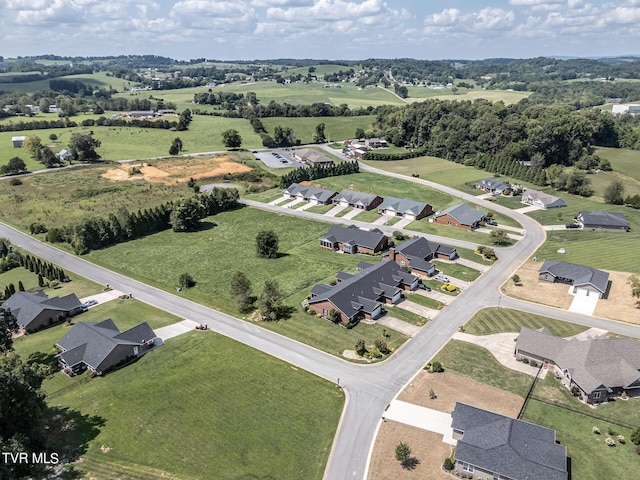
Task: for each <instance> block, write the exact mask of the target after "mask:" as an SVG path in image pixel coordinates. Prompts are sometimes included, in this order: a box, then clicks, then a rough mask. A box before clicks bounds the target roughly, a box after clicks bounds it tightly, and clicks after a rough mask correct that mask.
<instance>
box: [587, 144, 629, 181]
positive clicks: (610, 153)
mask: <svg viewBox="0 0 640 480" xmlns="http://www.w3.org/2000/svg"><path fill="white" fill-rule="evenodd" d="M595 153H596V154H597V155H599V156H600V157H602V158H606V159H607V160H609V161H610V162H611V166H612V167H613V170H614V172H619V173H621V174H622V175H626V176H628V177H631V178H634V179H636V180H638V181H640V152H639V151H638V150H631V149H628V148H607V147H597V148H596V151H595Z"/></svg>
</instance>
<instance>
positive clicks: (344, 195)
mask: <svg viewBox="0 0 640 480" xmlns="http://www.w3.org/2000/svg"><path fill="white" fill-rule="evenodd" d="M332 202H333V204H334V205H342V206H345V207H351V208H359V209H361V210H372V209H374V208H376V207H377V206H378V205H380V204H381V203H382V197H379V196H378V195H374V194H372V193H363V192H354V191H353V190H342V191H341V192H340V193H339V194H338V195H336V196H335V197H333V200H332Z"/></svg>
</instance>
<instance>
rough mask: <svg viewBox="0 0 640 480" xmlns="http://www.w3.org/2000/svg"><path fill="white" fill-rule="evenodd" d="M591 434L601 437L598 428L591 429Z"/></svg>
mask: <svg viewBox="0 0 640 480" xmlns="http://www.w3.org/2000/svg"><path fill="white" fill-rule="evenodd" d="M591 433H594V434H596V435H600V429H599V428H598V427H593V428H592V429H591Z"/></svg>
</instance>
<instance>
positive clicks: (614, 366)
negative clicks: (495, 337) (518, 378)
mask: <svg viewBox="0 0 640 480" xmlns="http://www.w3.org/2000/svg"><path fill="white" fill-rule="evenodd" d="M515 356H516V358H517V359H519V360H522V359H525V358H526V359H528V360H529V361H531V360H535V361H536V362H538V363H540V364H541V365H543V367H544V368H553V369H554V370H555V375H556V378H558V379H559V380H561V381H562V383H563V385H564V386H565V387H567V388H568V389H570V390H572V391H573V390H574V389H576V388H577V392H576V393H577V395H578V396H579V397H580V398H581V399H582V400H583V401H585V402H586V403H588V404H597V403H601V402H606V401H608V400H611V399H613V398H616V397H619V396H621V395H622V394H623V393H624V394H626V395H627V396H629V397H638V396H640V342H639V341H637V340H635V339H633V338H607V337H596V338H593V337H589V338H587V339H584V340H578V339H575V338H573V339H564V338H560V337H555V336H553V335H551V334H550V333H549V332H548V331H547V330H545V329H540V330H531V329H529V328H526V327H522V328H521V330H520V335H519V336H518V341H517V342H516V347H515Z"/></svg>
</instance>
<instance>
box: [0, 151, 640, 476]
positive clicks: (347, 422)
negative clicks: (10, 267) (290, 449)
mask: <svg viewBox="0 0 640 480" xmlns="http://www.w3.org/2000/svg"><path fill="white" fill-rule="evenodd" d="M331 152H332V153H333V154H334V155H335V154H336V152H335V151H333V150H331ZM362 169H363V170H369V171H375V172H376V173H381V174H384V175H390V176H394V177H398V178H402V179H403V180H408V181H413V182H415V183H420V184H423V185H427V186H430V187H432V188H437V189H439V190H441V191H445V192H447V193H450V194H451V195H455V196H458V197H460V198H461V199H464V200H466V201H468V202H471V203H477V204H479V205H482V206H485V207H487V208H492V209H494V210H496V211H499V212H500V213H504V214H505V215H508V216H510V217H512V218H515V219H516V220H518V221H519V222H520V223H521V224H522V226H523V227H524V228H525V230H526V232H527V235H526V236H525V238H524V239H523V240H521V241H520V242H518V243H517V244H516V245H515V246H513V247H509V248H504V249H500V251H499V256H500V258H499V260H498V261H497V262H496V267H495V268H491V269H490V270H489V271H488V272H486V273H485V274H484V275H483V276H482V277H481V281H478V282H475V283H474V284H472V285H471V286H470V287H469V288H468V289H467V290H465V291H464V292H462V293H461V294H460V295H459V296H458V301H455V302H453V303H451V304H450V305H449V306H448V307H447V308H446V309H444V310H443V311H442V312H440V314H439V315H438V316H437V318H436V319H434V320H433V321H432V322H430V323H429V324H428V325H426V326H425V327H423V328H422V330H421V331H420V333H418V334H417V335H416V336H415V337H414V338H413V339H411V340H410V341H408V342H407V343H406V344H405V345H404V346H403V347H402V348H401V349H400V350H399V351H398V352H396V353H395V354H394V355H393V356H392V357H391V358H390V359H389V360H387V361H385V362H382V363H379V364H375V365H355V364H351V363H348V362H346V361H343V360H341V359H339V358H337V357H334V356H332V355H329V354H326V353H324V352H321V351H319V350H316V349H314V348H312V347H309V346H306V345H303V344H301V343H298V342H296V341H294V340H291V339H289V338H286V337H283V336H281V335H279V334H277V333H274V332H271V331H269V330H265V329H262V328H260V327H257V326H255V325H253V324H250V323H247V322H243V321H240V320H238V319H235V318H233V317H230V316H228V315H225V314H223V313H221V312H217V311H215V310H213V309H210V308H207V307H204V306H202V305H198V304H196V303H193V302H191V301H189V300H186V299H184V298H181V297H180V296H178V295H176V294H173V293H168V292H165V291H162V290H159V289H157V288H154V287H152V286H149V285H146V284H143V283H141V282H138V281H136V280H133V279H131V278H128V277H126V276H124V275H121V274H119V273H117V272H114V271H110V270H107V269H105V268H102V267H99V266H97V265H94V264H92V263H89V262H87V261H85V260H83V259H82V258H79V257H75V256H73V255H70V254H68V253H65V252H63V251H61V250H58V249H56V248H54V247H52V246H51V245H48V244H44V243H42V242H40V241H38V240H36V239H34V238H32V237H30V236H28V235H25V234H23V233H21V232H18V231H17V230H15V229H13V228H11V227H8V226H6V225H3V224H0V236H2V237H6V238H8V239H9V240H11V241H12V242H13V243H14V244H15V245H18V246H20V247H23V248H25V249H27V250H29V251H31V252H32V253H34V254H36V255H38V256H40V257H42V258H45V259H47V260H49V261H52V262H55V263H57V264H58V265H60V266H61V267H63V268H64V269H66V270H69V271H73V272H76V273H78V274H80V275H83V276H85V277H87V278H89V279H92V280H94V281H96V282H98V283H102V284H104V283H108V284H109V285H111V286H112V287H114V288H116V289H118V290H121V291H123V292H127V293H132V294H133V296H134V298H138V299H140V300H142V301H144V302H147V303H149V304H151V305H154V306H156V307H158V308H161V309H164V310H166V311H168V312H171V313H174V314H176V315H179V316H181V317H185V318H188V319H190V320H193V321H195V322H198V323H207V324H208V325H209V327H210V328H211V330H213V331H216V332H218V333H221V334H223V335H226V336H228V337H230V338H233V339H235V340H237V341H240V342H242V343H244V344H246V345H249V346H251V347H254V348H257V349H259V350H262V351H264V352H266V353H269V354H271V355H273V356H275V357H277V358H280V359H282V360H284V361H286V362H289V363H291V364H293V365H295V366H297V367H299V368H303V369H305V370H307V371H309V372H312V373H314V374H316V375H319V376H321V377H323V378H326V379H328V380H331V381H334V382H337V381H338V379H340V385H341V386H343V387H344V388H345V391H346V394H347V404H346V407H345V411H344V412H343V416H342V420H341V425H340V428H339V430H338V433H337V434H336V438H335V441H334V444H333V448H332V454H331V458H330V460H329V464H328V465H327V469H326V471H325V478H326V479H328V480H341V479H363V478H365V476H366V472H367V465H368V455H369V452H370V449H371V446H372V444H373V441H374V436H375V431H376V428H377V425H378V423H379V421H380V418H381V416H382V413H383V412H384V410H385V408H386V407H387V406H388V405H389V404H390V402H391V401H392V400H393V399H394V398H395V396H396V395H397V394H398V393H399V392H400V390H401V389H402V388H403V386H404V385H405V384H406V383H408V382H409V381H410V380H411V378H412V377H413V376H414V375H415V374H416V372H418V371H419V370H420V369H421V368H422V366H423V365H424V364H425V363H426V362H427V361H428V360H429V359H430V358H431V357H432V356H433V355H435V354H436V352H437V351H438V350H439V349H440V348H441V347H442V346H443V345H444V344H445V343H446V342H447V341H448V340H449V339H450V338H451V336H452V335H453V333H454V332H456V331H457V330H458V328H459V326H460V325H462V324H464V323H465V322H466V321H467V320H468V319H469V318H470V317H471V316H472V315H473V314H474V313H475V312H476V311H477V310H478V309H480V308H483V307H488V306H496V305H498V304H499V305H500V306H503V307H510V308H518V309H521V310H525V311H529V312H532V313H538V314H541V315H549V316H554V317H556V318H560V319H561V320H566V321H572V322H576V323H580V324H583V325H587V326H592V327H597V328H603V329H605V330H610V331H614V332H616V333H621V334H623V335H632V336H637V337H640V327H634V326H632V325H625V324H620V323H618V322H611V321H607V320H604V319H597V318H592V317H586V316H584V315H579V314H575V313H571V312H566V311H560V310H557V309H553V308H550V307H545V306H542V305H537V304H531V303H528V302H522V301H518V300H515V299H511V298H507V297H501V296H500V295H499V293H498V292H499V287H500V285H501V284H502V283H503V282H504V281H505V280H506V279H507V278H508V277H509V276H510V275H512V273H513V271H515V270H516V268H517V267H519V266H520V264H522V263H523V262H524V261H525V260H526V259H527V258H528V257H529V256H530V255H531V254H532V253H533V252H534V251H535V250H536V248H537V247H538V245H539V244H540V243H542V242H543V241H544V239H545V233H544V230H543V229H542V228H541V227H540V225H539V224H537V223H536V222H534V221H533V220H532V219H530V218H529V217H526V216H524V215H522V214H518V213H516V212H514V211H512V210H510V209H507V208H504V207H500V206H499V205H494V204H491V203H488V202H484V201H482V200H478V199H477V198H476V197H474V196H472V195H468V194H465V193H462V192H458V191H456V190H454V189H452V188H449V187H443V186H440V185H436V184H433V183H432V182H429V181H426V180H423V179H415V178H412V177H403V176H401V175H396V174H389V173H387V172H382V171H379V170H377V169H373V168H371V167H367V166H365V165H363V167H362ZM244 203H245V204H247V205H251V204H252V203H251V202H249V201H244ZM259 208H264V209H268V210H272V211H276V212H279V213H286V214H290V215H291V214H294V215H299V216H302V217H306V218H310V219H313V220H318V219H319V218H318V215H316V214H311V213H308V212H300V211H298V210H292V209H282V208H281V207H275V206H268V207H267V206H264V205H263V204H260V205H259ZM320 217H321V218H320V219H321V220H323V221H325V222H327V221H332V222H334V223H347V221H340V219H339V218H338V219H328V218H326V217H323V216H320ZM348 223H354V224H356V225H358V224H362V222H348ZM361 226H368V224H362V225H361ZM390 230H391V231H393V228H392V227H391V228H388V229H387V230H386V231H390ZM430 238H432V239H435V240H436V241H440V242H442V243H446V244H449V245H454V246H460V247H464V248H474V246H475V245H473V244H470V243H469V242H462V241H459V240H452V239H449V238H443V237H436V236H430Z"/></svg>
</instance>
